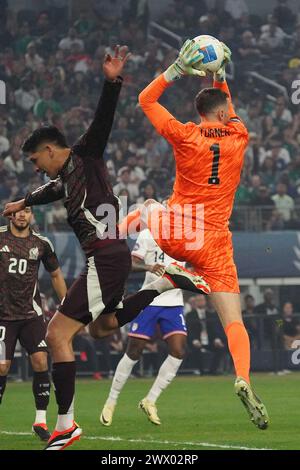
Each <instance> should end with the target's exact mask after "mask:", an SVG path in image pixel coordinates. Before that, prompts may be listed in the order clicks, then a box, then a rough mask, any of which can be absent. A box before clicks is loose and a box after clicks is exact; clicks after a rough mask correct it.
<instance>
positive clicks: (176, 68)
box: [164, 39, 206, 82]
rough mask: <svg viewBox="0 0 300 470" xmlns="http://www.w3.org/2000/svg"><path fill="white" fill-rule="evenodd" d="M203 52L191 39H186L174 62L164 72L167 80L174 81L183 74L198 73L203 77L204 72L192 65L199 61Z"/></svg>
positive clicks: (202, 56)
mask: <svg viewBox="0 0 300 470" xmlns="http://www.w3.org/2000/svg"><path fill="white" fill-rule="evenodd" d="M203 58H204V54H203V53H202V52H201V51H200V50H199V46H198V45H197V44H196V43H195V41H194V40H193V39H187V40H186V41H185V43H184V44H183V46H182V48H181V49H180V52H179V56H178V58H177V59H176V60H175V62H174V64H172V65H170V67H169V68H168V69H167V70H166V71H165V72H164V77H165V79H166V81H167V82H174V81H175V80H178V79H179V78H182V77H183V76H184V75H198V76H201V77H203V76H204V75H206V74H205V72H203V71H200V70H196V69H194V68H193V65H194V64H196V63H197V62H200V61H201V60H202V59H203Z"/></svg>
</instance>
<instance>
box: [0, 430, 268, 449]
mask: <svg viewBox="0 0 300 470" xmlns="http://www.w3.org/2000/svg"><path fill="white" fill-rule="evenodd" d="M0 434H6V435H9V436H32V433H31V432H14V431H0ZM82 438H83V439H87V440H89V441H116V442H121V441H123V442H132V443H136V444H137V443H146V444H166V445H167V444H168V445H169V444H170V445H173V446H176V447H178V446H194V447H212V448H219V449H236V450H272V449H269V448H268V449H267V448H264V447H245V446H236V445H230V444H214V443H211V442H189V441H182V442H179V441H158V440H154V439H124V438H122V437H118V436H116V437H114V436H110V437H106V436H82Z"/></svg>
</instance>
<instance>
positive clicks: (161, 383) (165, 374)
mask: <svg viewBox="0 0 300 470" xmlns="http://www.w3.org/2000/svg"><path fill="white" fill-rule="evenodd" d="M182 361H183V359H177V358H176V357H173V356H170V355H169V356H168V357H167V359H166V360H165V361H164V362H163V363H162V365H161V367H160V369H159V372H158V376H157V377H156V380H155V382H154V384H153V385H152V387H151V389H150V390H149V393H148V395H147V396H146V399H147V400H149V401H151V403H155V402H156V400H157V399H158V397H159V396H160V394H161V392H162V391H163V390H164V389H165V388H167V386H168V385H169V384H170V383H171V382H172V380H173V379H174V377H175V376H176V374H177V371H178V369H179V367H180V366H181V364H182Z"/></svg>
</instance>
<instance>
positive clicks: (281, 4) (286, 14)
mask: <svg viewBox="0 0 300 470" xmlns="http://www.w3.org/2000/svg"><path fill="white" fill-rule="evenodd" d="M287 3H288V2H287V0H277V5H276V7H275V8H274V10H273V16H274V18H276V20H277V23H278V26H280V27H281V28H282V29H283V30H284V31H288V32H290V31H292V28H293V26H294V24H295V14H294V12H293V11H292V10H291V8H290V7H289V6H288V5H287Z"/></svg>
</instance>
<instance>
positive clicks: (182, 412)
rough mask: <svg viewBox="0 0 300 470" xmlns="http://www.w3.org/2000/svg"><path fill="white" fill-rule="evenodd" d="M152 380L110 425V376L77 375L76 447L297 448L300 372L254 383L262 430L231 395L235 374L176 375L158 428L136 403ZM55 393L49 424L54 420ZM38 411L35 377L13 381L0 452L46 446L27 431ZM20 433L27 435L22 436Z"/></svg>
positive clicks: (135, 390)
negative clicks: (103, 414)
mask: <svg viewBox="0 0 300 470" xmlns="http://www.w3.org/2000/svg"><path fill="white" fill-rule="evenodd" d="M151 383H152V380H149V379H145V380H144V379H131V380H130V381H129V382H128V383H127V385H126V386H125V388H124V390H123V393H122V394H121V396H120V399H119V403H118V407H117V408H116V412H115V416H114V422H113V424H112V426H111V427H109V428H105V427H103V426H101V424H100V423H99V412H100V410H101V407H102V405H103V403H104V401H105V399H106V397H107V393H108V391H109V387H110V381H109V380H102V381H100V382H95V381H89V380H78V383H77V394H76V410H77V412H76V419H77V421H78V422H79V423H80V425H81V426H82V427H83V430H84V436H83V437H82V439H81V441H80V442H78V443H76V444H75V445H74V446H72V449H74V450H81V449H93V450H100V449H101V450H105V449H109V450H116V449H119V450H124V449H133V450H137V449H145V450H157V449H163V450H173V449H177V450H183V449H191V450H195V449H199V450H201V449H215V450H217V449H232V448H234V449H235V448H236V449H241V448H249V449H252V448H255V449H263V448H267V449H289V450H290V449H300V439H299V434H300V410H299V388H300V375H299V374H298V373H293V374H290V375H288V376H283V377H278V376H271V375H266V374H256V375H254V376H253V378H252V383H253V385H254V386H255V389H256V390H257V393H258V394H259V395H260V396H261V397H263V399H264V402H265V403H266V405H267V408H268V411H269V414H270V418H271V424H270V428H269V429H268V430H266V431H260V430H258V429H257V428H256V427H255V426H254V425H253V424H252V423H251V422H250V421H249V419H248V415H247V414H246V412H245V410H244V408H243V407H242V405H241V403H240V401H239V399H238V398H237V397H236V396H235V395H234V393H233V377H216V378H207V377H199V378H198V377H195V378H194V377H191V378H190V377H179V378H177V379H176V380H175V381H174V382H173V383H172V385H171V386H170V387H169V388H168V389H167V390H166V391H165V392H164V394H162V396H161V398H160V400H159V402H158V409H159V416H160V418H161V421H162V425H161V426H154V425H153V424H151V423H150V422H148V421H147V418H146V416H145V415H144V414H143V413H142V412H141V411H140V410H138V409H137V404H138V401H139V400H140V399H141V398H143V397H144V396H145V394H146V391H147V390H148V389H149V387H150V384H151ZM55 413H56V405H55V400H54V396H53V394H52V395H51V404H50V407H49V411H48V424H49V427H50V428H52V427H53V425H54V424H55ZM33 417H34V410H33V398H32V394H31V384H30V383H12V382H9V383H8V386H7V389H6V393H5V397H4V399H3V403H2V405H1V407H0V450H3V449H19V450H20V449H24V450H26V449H32V450H33V449H42V448H43V444H42V443H41V442H40V441H38V439H37V438H35V436H32V435H31V433H30V430H31V424H32V420H33ZM22 433H23V434H22Z"/></svg>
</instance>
